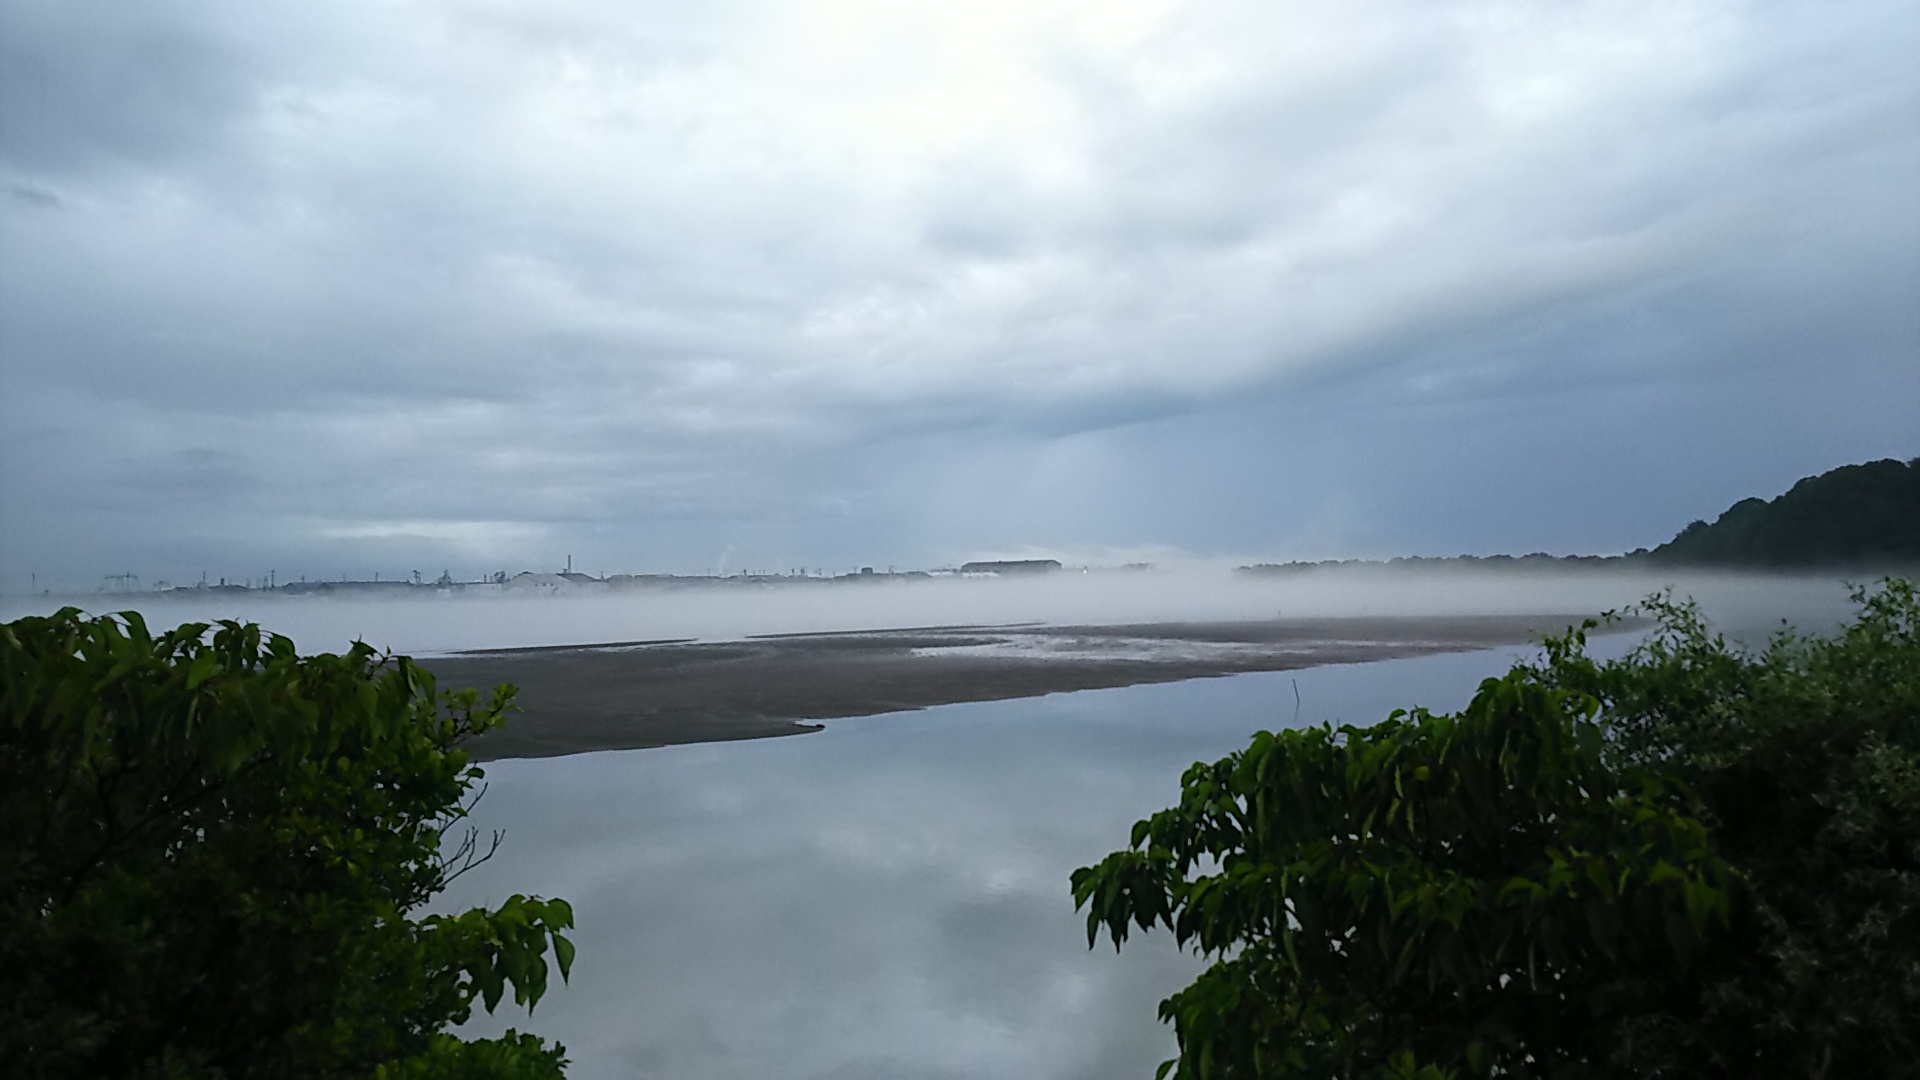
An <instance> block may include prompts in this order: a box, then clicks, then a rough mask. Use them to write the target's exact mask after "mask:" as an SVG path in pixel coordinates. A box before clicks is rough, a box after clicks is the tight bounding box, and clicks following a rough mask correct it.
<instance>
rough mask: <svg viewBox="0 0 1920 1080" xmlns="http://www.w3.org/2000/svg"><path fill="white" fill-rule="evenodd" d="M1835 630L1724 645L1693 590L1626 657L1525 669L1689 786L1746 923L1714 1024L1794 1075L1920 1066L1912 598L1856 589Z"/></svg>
mask: <svg viewBox="0 0 1920 1080" xmlns="http://www.w3.org/2000/svg"><path fill="white" fill-rule="evenodd" d="M1854 599H1855V602H1856V603H1857V604H1858V605H1859V615H1858V617H1857V618H1856V619H1855V620H1854V621H1853V622H1852V623H1851V624H1850V625H1849V626H1847V627H1846V628H1845V630H1844V631H1843V632H1842V633H1841V634H1839V635H1838V636H1836V637H1831V638H1823V637H1809V636H1802V635H1797V634H1792V633H1782V634H1780V635H1778V636H1776V637H1775V638H1774V639H1773V640H1772V641H1771V642H1770V643H1769V644H1768V645H1767V647H1766V648H1765V649H1763V650H1761V651H1759V652H1758V653H1757V654H1750V653H1747V652H1742V651H1739V650H1736V649H1733V648H1730V647H1729V646H1728V644H1727V643H1726V641H1725V640H1724V639H1723V638H1721V637H1720V636H1718V635H1716V634H1714V633H1713V632H1712V631H1711V629H1710V628H1709V627H1708V626H1707V625H1706V623H1705V622H1704V620H1702V619H1701V617H1700V613H1699V611H1698V610H1697V609H1696V608H1695V607H1694V606H1693V605H1691V604H1682V603H1674V602H1673V601H1671V600H1670V599H1667V598H1655V599H1653V600H1650V601H1648V602H1647V604H1646V605H1645V610H1646V611H1647V612H1648V613H1650V614H1652V615H1654V616H1655V617H1656V618H1657V619H1658V623H1659V629H1658V631H1657V632H1656V633H1654V634H1653V635H1652V636H1650V637H1649V638H1648V639H1647V640H1646V641H1645V642H1644V643H1643V644H1642V645H1640V646H1639V647H1638V648H1636V649H1635V650H1634V651H1633V652H1632V653H1631V654H1630V655H1628V656H1627V657H1625V658H1623V659H1621V660H1618V661H1613V662H1609V663H1599V662H1595V661H1594V660H1592V659H1591V658H1589V657H1587V656H1586V655H1585V652H1584V649H1583V645H1584V634H1575V635H1572V636H1570V637H1568V638H1565V639H1561V640H1558V641H1555V642H1551V643H1550V644H1549V648H1548V650H1547V654H1546V656H1545V658H1544V660H1543V662H1542V663H1541V664H1540V665H1539V666H1538V667H1537V668H1536V669H1534V670H1533V671H1532V675H1533V677H1534V678H1535V679H1536V680H1537V681H1539V682H1541V683H1542V684H1546V685H1554V686H1558V687H1564V688H1566V689H1569V690H1572V691H1575V692H1580V693H1586V694H1591V695H1592V696H1594V697H1595V698H1597V699H1598V700H1599V701H1600V702H1601V703H1602V705H1603V707H1604V710H1605V712H1604V715H1605V716H1606V718H1607V721H1608V724H1609V727H1610V730H1611V731H1612V732H1613V735H1614V738H1613V739H1612V740H1611V742H1610V745H1609V751H1610V753H1611V754H1612V756H1613V757H1614V759H1615V760H1616V761H1617V762H1619V763H1620V764H1621V765H1622V766H1623V767H1634V766H1650V767H1657V768H1659V769H1661V770H1663V771H1665V772H1667V773H1669V774H1671V775H1673V776H1676V777H1678V778H1680V779H1681V780H1683V781H1684V782H1686V783H1687V784H1688V785H1690V786H1691V788H1692V789H1693V790H1694V791H1696V792H1697V793H1698V795H1699V797H1700V802H1701V815H1702V818H1703V819H1704V820H1705V822H1706V823H1707V825H1708V827H1709V830H1710V832H1711V835H1712V837H1713V843H1714V847H1715V850H1716V851H1717V852H1718V853H1720V854H1721V855H1723V856H1724V857H1725V858H1726V859H1727V860H1728V861H1729V862H1731V863H1732V864H1733V865H1735V866H1737V867H1738V868H1739V870H1740V873H1741V877H1742V879H1743V881H1744V882H1745V883H1746V889H1745V892H1746V904H1745V905H1744V906H1745V909H1746V911H1747V912H1748V916H1749V920H1750V922H1751V927H1750V932H1749V935H1748V936H1747V938H1746V939H1745V940H1743V941H1742V942H1741V945H1742V947H1743V948H1744V949H1745V950H1746V951H1745V952H1744V953H1743V954H1742V955H1740V956H1739V957H1737V958H1736V959H1737V963H1736V964H1735V965H1733V966H1732V969H1731V970H1730V971H1729V973H1728V976H1727V977H1726V978H1725V979H1724V980H1723V982H1722V983H1721V984H1719V985H1717V986H1714V987H1711V988H1709V991H1708V998H1709V1005H1710V1009H1709V1015H1708V1016H1707V1017H1706V1018H1705V1021H1704V1022H1705V1023H1706V1024H1707V1025H1708V1026H1710V1027H1711V1028H1712V1029H1713V1030H1714V1031H1715V1032H1716V1034H1715V1036H1714V1037H1715V1038H1716V1039H1719V1040H1721V1041H1725V1042H1728V1043H1733V1044H1738V1045H1741V1046H1744V1047H1747V1048H1749V1049H1750V1050H1753V1051H1755V1052H1757V1053H1759V1054H1761V1055H1763V1056H1764V1058H1765V1059H1766V1060H1768V1061H1770V1062H1772V1063H1773V1066H1774V1068H1776V1069H1777V1070H1778V1071H1780V1072H1783V1073H1791V1074H1794V1075H1802V1076H1833V1077H1851V1076H1916V1075H1920V1023H1917V1022H1916V1021H1915V1019H1914V1018H1915V1017H1920V599H1917V598H1916V595H1915V591H1914V587H1913V584H1912V583H1911V582H1908V581H1901V580H1892V581H1888V582H1886V583H1884V584H1883V585H1882V586H1880V587H1879V588H1878V589H1876V590H1872V591H1868V590H1859V591H1857V592H1856V593H1855V596H1854Z"/></svg>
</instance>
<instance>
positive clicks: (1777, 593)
mask: <svg viewBox="0 0 1920 1080" xmlns="http://www.w3.org/2000/svg"><path fill="white" fill-rule="evenodd" d="M1669 587H1670V588H1672V589H1673V590H1674V591H1675V592H1676V593H1677V594H1679V595H1691V596H1695V597H1698V598H1699V599H1700V600H1701V601H1702V602H1703V603H1705V604H1707V605H1708V607H1709V608H1710V609H1711V610H1712V611H1714V612H1716V613H1717V614H1718V615H1719V616H1720V617H1722V618H1723V619H1730V620H1736V621H1743V622H1746V621H1753V620H1758V621H1759V622H1760V623H1761V624H1765V623H1767V622H1769V621H1771V620H1772V619H1773V618H1775V616H1774V615H1772V614H1771V613H1770V612H1771V611H1772V609H1773V608H1774V607H1777V606H1778V605H1779V604H1780V603H1782V602H1783V600H1786V601H1790V604H1791V606H1792V608H1793V609H1794V610H1796V611H1801V612H1812V611H1816V610H1826V611H1828V612H1829V614H1830V615H1832V616H1838V615H1839V614H1841V613H1843V612H1844V611H1845V610H1846V609H1845V605H1844V603H1843V601H1844V599H1845V589H1844V588H1843V587H1842V586H1841V585H1840V584H1839V583H1838V582H1837V581H1836V580H1835V579H1834V578H1832V577H1830V576H1805V577H1763V576H1759V575H1753V574H1716V573H1704V572H1685V573H1682V572H1666V573H1653V572H1642V571H1625V570H1617V571H1615V570H1594V571H1576V572H1560V573H1534V572H1530V571H1504V572H1499V571H1496V572H1488V571H1475V570H1454V569H1423V570H1417V571H1415V570H1392V569H1386V568H1381V567H1357V568H1354V567H1349V568H1340V567H1329V568H1325V569H1316V570H1309V571H1304V572H1301V573H1298V574H1294V575H1288V576H1285V577H1280V578H1248V577H1241V576H1234V575H1232V574H1231V573H1230V572H1228V571H1227V570H1226V569H1224V568H1218V567H1207V566H1190V567H1185V568H1177V569H1168V570H1157V571H1144V572H1102V573H1089V574H1076V573H1058V574H1054V575H1051V576H1049V577H1045V578H1038V579H980V578H968V579H932V580H915V581H897V580H896V581H888V582H876V583H857V582H817V583H793V584H786V585H766V586H755V585H747V584H733V583H725V582H721V583H716V584H712V585H702V586H697V587H686V588H660V589H655V588H643V589H636V590H633V591H629V592H618V593H610V594H605V595H586V596H566V597H552V596H545V597H516V596H504V597H503V596H476V595H448V596H439V595H434V594H432V593H427V594H426V595H419V596H416V595H408V596H403V597H397V598H374V599H366V598H360V597H353V598H331V597H312V596H308V597H290V596H277V595H272V594H265V593H253V594H228V595H224V596H223V595H219V594H194V593H175V594H150V593H149V594H107V593H99V594H91V595H80V596H69V597H46V598H36V597H20V596H10V597H5V598H0V617H3V618H9V619H10V618H14V617H17V616H19V615H22V614H28V613H31V612H44V611H50V610H52V609H53V608H55V607H58V606H60V605H62V604H69V603H71V604H75V605H77V606H80V607H83V608H85V609H87V610H89V611H92V612H109V611H123V610H136V611H139V612H141V613H142V614H143V615H144V616H145V617H146V619H147V620H148V622H149V624H150V625H153V626H156V627H162V626H174V625H177V624H179V623H181V622H187V621H212V620H216V619H229V618H232V619H241V620H246V621H254V622H258V623H260V624H261V625H262V626H263V627H265V628H266V629H269V630H272V631H274V632H276V633H281V634H285V635H287V636H288V637H291V638H292V639H293V640H294V641H295V643H296V644H298V645H299V647H300V648H301V650H302V651H305V652H316V651H337V650H340V649H344V648H345V647H346V646H347V645H348V644H349V643H350V642H352V641H354V640H364V641H367V642H368V643H370V644H372V645H374V646H375V647H377V648H381V649H391V650H393V651H395V652H398V653H406V654H411V655H432V654H436V653H444V652H452V651H456V650H461V649H481V648H508V647H520V646H531V645H564V644H591V643H595V642H609V641H634V640H648V639H658V638H696V639H702V640H725V639H730V638H739V637H745V636H748V635H752V634H781V633H811V632H830V631H841V630H872V629H889V628H898V627H912V626H943V625H973V624H1004V623H1030V622H1039V623H1054V624H1088V623H1097V624H1111V623H1134V622H1163V621H1170V622H1187V621H1214V620H1243V619H1271V618H1274V617H1276V616H1281V617H1323V616H1339V615H1450V614H1460V615H1472V614H1535V613H1554V614H1561V613H1565V614H1575V613H1598V612H1600V611H1603V610H1607V609H1614V608H1620V607H1624V606H1626V605H1629V604H1632V603H1635V602H1637V601H1638V600H1640V599H1642V598H1644V597H1646V596H1647V595H1648V594H1650V593H1653V592H1657V591H1660V590H1662V589H1666V588H1669Z"/></svg>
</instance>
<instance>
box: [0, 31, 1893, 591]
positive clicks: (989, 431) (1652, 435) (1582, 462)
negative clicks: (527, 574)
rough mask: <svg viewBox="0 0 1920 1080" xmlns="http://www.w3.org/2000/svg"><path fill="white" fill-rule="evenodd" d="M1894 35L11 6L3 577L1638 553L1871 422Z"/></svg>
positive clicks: (1865, 433) (1886, 450)
mask: <svg viewBox="0 0 1920 1080" xmlns="http://www.w3.org/2000/svg"><path fill="white" fill-rule="evenodd" d="M1916 46H1920V16H1916V15H1915V13H1914V12H1913V11H1912V10H1911V8H1910V5H1903V4H1899V3H1893V2H1847V3H1838V4H1830V5H1821V6H1819V7H1818V8H1817V9H1815V8H1801V7H1798V6H1793V5H1769V4H1735V5H1725V4H1705V3H1701V4H1692V3H1682V4H1650V3H1649V4H1637V3H1630V4H1625V5H1621V4H1602V3H1587V4H1569V5H1560V6H1556V7H1554V8H1552V9H1550V10H1549V9H1541V8H1538V7H1535V6H1532V5H1505V4H1492V5H1485V4H1460V5H1444V4H1441V5H1436V4H1428V3H1398V2H1390V0H1381V2H1377V3H1367V4H1361V5H1352V4H1327V5H1295V6H1292V7H1289V8H1287V9H1285V10H1278V9H1276V10H1272V11H1268V10H1266V9H1261V8H1257V7H1239V6H1231V5H1217V4H1164V5H1163V4H1144V3H1143V4H1138V5H1129V4H1118V5H1116V4H1100V5H1086V4H1079V3H1069V2H1064V0H1063V2H1060V3H1056V4H1039V5H1032V4H1027V5H1006V6H1004V7H996V6H992V5H988V6H981V7H975V8H969V9H968V10H967V11H965V12H956V11H948V10H946V9H943V8H938V7H932V6H929V7H927V8H924V9H922V8H916V7H900V6H898V5H884V6H871V5H863V4H859V3H851V2H848V3H824V2H823V3H816V4H775V3H766V4H746V3H743V4H722V5H713V6H710V7H706V8H704V9H703V10H702V11H701V12H700V13H697V14H692V15H685V16H682V15H680V14H678V13H647V12H639V13H636V12H634V11H632V10H630V8H629V7H628V6H626V5H615V4H601V3H593V2H587V0H578V2H573V3H566V4H558V5H540V6H538V7H530V6H520V5H512V4H506V3H498V4H487V5H451V4H447V5H440V4H424V5H411V6H406V7H391V6H388V5H371V4H368V5H358V4H347V5H328V6H324V7H318V8H315V7H300V6H284V7H283V6H277V5H253V4H220V3H172V4H151V5H142V6H141V7H140V9H139V10H138V11H136V12H120V13H115V14H114V15H113V17H108V16H107V14H106V13H105V12H103V11H101V10H96V9H95V8H93V7H91V6H89V5H84V4H83V5H53V4H45V3H35V2H28V0H14V2H10V3H7V4H6V5H5V9H4V16H3V17H0V133H4V137H3V138H0V185H4V187H5V190H6V193H7V194H8V195H9V196H10V197H9V198H7V199H5V200H0V363H3V364H4V368H3V369H0V378H3V379H4V388H5V396H4V400H3V401H0V422H3V423H4V427H3V428H0V440H4V446H0V451H3V452H4V458H3V459H0V460H4V465H3V466H0V509H4V519H0V575H4V576H5V578H4V582H0V584H5V585H6V586H7V587H15V586H17V584H18V583H17V582H15V581H14V580H13V579H14V578H16V577H22V576H24V575H25V574H26V573H27V572H29V571H34V572H40V573H45V574H48V575H54V576H59V575H65V576H67V577H68V578H70V579H72V580H74V581H75V582H76V583H77V582H79V581H83V580H85V579H87V578H88V577H90V576H91V575H94V574H96V573H99V572H103V571H104V569H106V568H121V567H133V568H136V569H142V570H144V571H145V572H146V573H147V574H148V575H149V576H154V575H172V576H184V575H185V574H187V573H189V572H192V571H197V570H198V569H200V568H202V567H203V566H204V565H206V564H213V565H215V566H219V565H228V566H230V567H231V569H232V572H234V573H253V572H259V571H260V570H263V569H264V567H265V566H266V565H274V566H276V567H278V568H282V569H284V568H286V567H288V566H300V567H308V566H311V567H312V568H313V570H314V571H315V572H320V571H323V570H324V571H327V572H334V571H336V570H338V569H343V568H345V569H350V570H352V571H353V572H361V571H362V570H364V571H371V570H372V569H374V568H378V567H381V566H384V567H385V568H387V569H388V570H389V571H390V572H391V571H393V570H397V569H401V568H403V567H405V566H408V565H411V564H414V563H420V562H426V563H433V564H442V563H453V564H454V565H456V566H459V567H462V568H464V569H479V568H481V567H482V566H486V567H489V568H491V567H493V566H494V565H495V564H496V563H502V562H505V563H508V564H514V565H517V564H519V563H522V562H540V563H545V562H551V561H553V559H554V558H555V557H556V556H555V555H554V552H556V551H562V550H565V551H575V552H579V551H581V550H582V549H585V550H587V551H592V552H597V553H598V555H599V557H600V558H601V559H602V560H603V561H604V560H607V559H615V558H616V557H617V559H618V560H620V561H630V562H631V563H632V564H633V568H635V569H640V568H649V567H650V568H671V569H695V568H700V567H709V566H712V565H714V560H715V559H716V558H718V557H720V556H721V555H722V553H725V552H734V553H736V554H735V555H734V556H733V557H735V558H740V557H747V558H749V559H750V561H764V562H767V563H769V564H774V565H785V564H788V563H792V564H798V563H803V562H804V563H808V564H821V563H826V564H841V563H845V562H847V561H849V560H853V561H880V562H887V561H894V562H899V563H905V564H913V563H925V562H934V561H940V560H943V559H948V558H961V557H965V556H967V555H969V554H974V553H983V552H990V551H1000V550H1028V549H1038V548H1048V549H1054V550H1058V551H1060V552H1063V553H1068V552H1085V553H1090V554H1097V553H1099V552H1103V551H1115V552H1118V551H1123V550H1157V551H1160V552H1162V553H1170V552H1176V551H1185V552H1188V553H1192V554H1196V555H1203V556H1216V555H1217V556H1243V555H1244V556H1254V555H1262V556H1270V557H1284V556H1290V555H1307V554H1341V553H1348V552H1363V551H1364V552H1382V553H1391V552H1400V551H1436V550H1438V551H1450V550H1501V549H1511V548H1528V547H1547V548H1550V549H1557V550H1608V549H1617V548H1620V547H1623V546H1634V545H1637V544H1641V543H1651V542H1655V541H1657V540H1659V539H1661V538H1662V537H1663V536H1664V535H1665V534H1666V533H1668V532H1670V531H1671V530H1672V529H1673V528H1674V527H1676V526H1677V525H1679V524H1684V522H1685V521H1686V520H1689V519H1691V518H1692V517H1695V516H1701V515H1705V514H1710V513H1712V512H1715V511H1717V510H1718V509H1720V508H1721V507H1722V506H1723V505H1724V504H1725V503H1727V502H1730V501H1732V500H1733V499H1734V498H1738V497H1740V496H1743V495H1746V494H1754V493H1761V494H1764V493H1768V492H1771V491H1774V490H1778V489H1780V488H1781V487H1783V486H1784V485H1785V484H1787V483H1789V482H1790V481H1791V480H1792V479H1794V478H1795V477H1797V476H1799V475H1801V474H1804V473H1807V472H1811V471H1816V470H1819V469H1823V468H1828V467H1831V466H1833V465H1837V464H1840V463H1843V462H1845V461H1850V460H1859V459H1863V458H1869V457H1879V456H1887V455H1901V456H1911V455H1912V454H1914V453H1920V423H1917V422H1916V421H1915V420H1914V419H1913V415H1914V411H1913V410H1912V409H1911V408H1910V407H1903V403H1907V404H1909V405H1910V403H1911V402H1913V401H1915V400H1920V375H1916V371H1920V315H1917V314H1916V309H1915V306H1914V305H1913V303H1912V298H1913V296H1914V295H1916V294H1917V293H1920V196H1916V195H1915V191H1916V190H1920V183H1916V182H1915V181H1916V179H1920V121H1917V120H1916V117H1920V76H1916V75H1915V74H1914V73H1913V70H1912V65H1911V57H1912V56H1913V55H1914V53H1915V47H1916ZM743 552H745V553H750V554H749V555H746V556H742V555H740V554H739V553H743Z"/></svg>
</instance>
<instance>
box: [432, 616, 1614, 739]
mask: <svg viewBox="0 0 1920 1080" xmlns="http://www.w3.org/2000/svg"><path fill="white" fill-rule="evenodd" d="M1580 619H1581V616H1578V615H1524V616H1517V615H1497V616H1446V617H1407V618H1386V617H1371V618H1342V619H1273V620H1267V621H1262V622H1240V623H1153V624H1142V625H1132V626H998V627H980V626H948V627H930V628H926V629H917V630H886V631H872V632H859V633H835V634H785V635H777V636H768V637H758V638H749V639H746V640H744V641H725V642H689V641H659V642H619V643H610V644H605V645H583V646H563V647H553V646H544V647H538V648H528V649H495V650H487V651H484V652H472V653H460V654H455V655H452V656H446V657H439V658H435V659H431V660H426V661H423V663H425V664H426V666H427V667H428V668H429V669H431V670H432V671H433V672H434V674H435V675H437V676H438V677H439V679H440V680H441V685H443V686H449V687H467V686H476V687H487V686H492V685H494V684H497V683H503V682H510V683H513V684H515V685H516V686H518V687H519V688H520V694H519V697H518V699H517V700H518V703H519V706H520V710H521V711H520V712H519V713H518V714H516V715H515V716H514V717H513V718H512V720H511V721H510V722H509V723H508V725H507V726H506V728H505V729H503V730H499V731H495V732H491V733H489V734H487V735H485V736H482V737H481V738H479V739H477V740H476V741H475V743H474V747H473V749H474V751H475V756H477V757H478V758H480V759H482V760H489V759H495V758H509V757H554V756H558V755H562V754H577V753H584V752H586V751H591V750H615V749H631V748H635V747H644V746H667V745H671V744H675V743H690V742H714V741H721V740H726V739H751V738H759V737H763V736H769V735H792V734H798V733H800V732H805V731H813V730H817V727H818V725H814V724H808V723H806V721H810V720H824V719H829V718H832V717H841V716H867V715H871V714H873V713H884V712H896V711H899V710H904V709H919V708H925V707H927V706H929V705H945V704H950V703H953V702H960V701H996V700H1000V699H1004V698H1018V697H1031V696H1034V695H1037V694H1049V693H1054V692H1057V691H1063V690H1090V689H1096V688H1101V687H1115V686H1131V685H1134V684H1137V683H1155V682H1174V681H1177V680H1180V679H1194V678H1202V677H1207V676H1214V675H1231V674H1236V673H1239V672H1246V671H1285V670H1290V669H1297V668H1305V667H1314V666H1316V665H1320V664H1346V663H1357V662H1361V661H1367V660H1386V659H1392V658H1395V657H1403V656H1419V655H1423V654H1427V653H1437V652H1457V651H1462V650H1467V649H1478V648H1486V647H1490V646H1494V645H1513V644H1525V643H1527V642H1531V641H1535V640H1538V638H1539V637H1540V635H1541V634H1542V633H1558V632H1560V631H1561V630H1563V629H1565V628H1566V627H1567V626H1569V625H1571V624H1575V623H1578V622H1579V621H1580Z"/></svg>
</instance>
